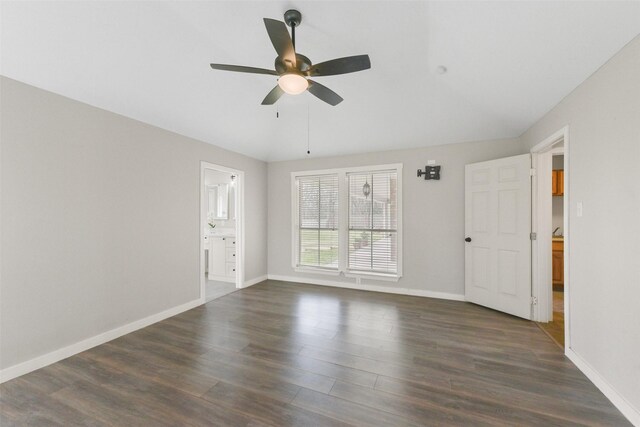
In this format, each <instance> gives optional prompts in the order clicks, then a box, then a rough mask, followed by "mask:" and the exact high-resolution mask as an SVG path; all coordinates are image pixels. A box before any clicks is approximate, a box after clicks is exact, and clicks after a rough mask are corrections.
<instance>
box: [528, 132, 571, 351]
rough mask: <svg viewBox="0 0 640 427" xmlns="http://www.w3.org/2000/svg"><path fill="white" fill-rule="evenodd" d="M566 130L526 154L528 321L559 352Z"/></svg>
mask: <svg viewBox="0 0 640 427" xmlns="http://www.w3.org/2000/svg"><path fill="white" fill-rule="evenodd" d="M568 148H569V147H568V129H567V128H564V129H561V130H560V131H559V132H557V133H556V134H554V135H552V136H551V137H549V138H547V139H546V140H545V141H543V142H541V143H540V144H538V145H536V146H535V147H534V148H533V149H532V150H531V153H532V158H533V162H534V168H535V170H536V179H535V180H534V192H533V194H534V197H533V217H532V229H533V230H534V231H535V232H536V240H534V241H533V251H532V254H533V269H532V273H533V295H534V296H535V297H536V299H537V302H538V304H537V306H536V307H535V308H534V319H535V320H537V321H538V325H539V326H540V328H541V329H542V330H543V331H544V332H545V333H546V334H547V335H549V337H550V338H551V339H552V340H553V341H555V342H556V343H557V344H558V345H559V346H560V347H562V348H563V350H565V349H567V348H569V290H570V288H569V280H568V279H569V274H568V271H569V269H568V267H569V266H568V259H569V258H568V252H569V250H568V249H569V245H568V242H569V215H568V214H569V185H568V181H569V170H568V166H569V161H568V160H569V156H568Z"/></svg>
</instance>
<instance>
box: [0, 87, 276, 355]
mask: <svg viewBox="0 0 640 427" xmlns="http://www.w3.org/2000/svg"><path fill="white" fill-rule="evenodd" d="M0 85H1V86H0V89H1V99H0V101H1V116H0V120H1V123H2V129H1V134H0V136H1V142H2V144H1V166H2V169H1V191H2V207H1V213H2V217H1V227H2V239H1V251H2V261H1V276H0V280H1V284H2V286H1V292H2V298H1V302H0V311H1V315H0V316H1V317H0V337H1V339H2V345H0V348H1V350H0V367H2V368H6V367H9V366H12V365H14V364H17V363H20V362H23V361H26V360H28V359H31V358H34V357H36V356H40V355H42V354H45V353H48V352H50V351H53V350H57V349H59V348H61V347H64V346H67V345H70V344H73V343H75V342H78V341H81V340H83V339H85V338H89V337H92V336H95V335H97V334H100V333H102V332H105V331H107V330H110V329H113V328H115V327H118V326H122V325H124V324H127V323H130V322H132V321H135V320H138V319H141V318H144V317H147V316H149V315H152V314H155V313H158V312H161V311H163V310H166V309H169V308H171V307H174V306H178V305H180V304H183V303H186V302H189V301H192V300H195V299H197V298H198V296H199V291H200V283H199V267H200V257H199V245H200V235H199V234H200V230H199V223H200V219H199V214H200V210H199V206H200V161H201V160H205V161H209V162H212V163H217V164H221V165H225V166H229V167H233V168H237V169H241V170H244V171H245V172H246V193H245V199H246V220H245V221H246V243H247V245H246V279H247V280H250V279H252V278H256V277H258V276H262V275H264V274H266V273H267V263H266V259H267V253H266V249H267V236H266V234H267V233H266V226H267V220H266V213H267V198H266V194H267V185H266V178H267V167H266V164H265V163H264V162H261V161H258V160H254V159H251V158H248V157H245V156H242V155H239V154H235V153H232V152H229V151H225V150H222V149H219V148H217V147H215V146H213V145H210V144H206V143H203V142H199V141H195V140H192V139H189V138H186V137H183V136H180V135H176V134H174V133H171V132H168V131H165V130H161V129H158V128H156V127H153V126H149V125H146V124H143V123H140V122H137V121H134V120H131V119H128V118H125V117H122V116H119V115H116V114H113V113H110V112H107V111H104V110H100V109H97V108H93V107H91V106H88V105H86V104H82V103H80V102H76V101H73V100H70V99H68V98H64V97H61V96H58V95H55V94H52V93H49V92H46V91H43V90H40V89H37V88H34V87H31V86H27V85H25V84H22V83H19V82H16V81H14V80H10V79H7V78H4V77H2V78H1V80H0Z"/></svg>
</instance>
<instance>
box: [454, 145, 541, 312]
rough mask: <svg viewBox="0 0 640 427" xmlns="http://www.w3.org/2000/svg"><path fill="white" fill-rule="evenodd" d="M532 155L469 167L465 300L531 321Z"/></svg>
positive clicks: (466, 198) (467, 180) (466, 172)
mask: <svg viewBox="0 0 640 427" xmlns="http://www.w3.org/2000/svg"><path fill="white" fill-rule="evenodd" d="M530 170H531V155H530V154H523V155H521V156H514V157H507V158H504V159H497V160H490V161H488V162H482V163H474V164H470V165H467V166H466V168H465V233H466V234H465V237H466V238H465V298H466V300H467V301H469V302H473V303H476V304H480V305H484V306H486V307H489V308H493V309H495V310H500V311H504V312H505V313H509V314H513V315H514V316H520V317H524V318H526V319H531V241H530V231H531V177H530V172H529V171H530Z"/></svg>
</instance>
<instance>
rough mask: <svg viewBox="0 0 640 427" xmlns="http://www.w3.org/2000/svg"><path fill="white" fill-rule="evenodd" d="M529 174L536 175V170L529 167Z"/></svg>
mask: <svg viewBox="0 0 640 427" xmlns="http://www.w3.org/2000/svg"><path fill="white" fill-rule="evenodd" d="M529 176H536V170H535V169H533V168H531V169H529Z"/></svg>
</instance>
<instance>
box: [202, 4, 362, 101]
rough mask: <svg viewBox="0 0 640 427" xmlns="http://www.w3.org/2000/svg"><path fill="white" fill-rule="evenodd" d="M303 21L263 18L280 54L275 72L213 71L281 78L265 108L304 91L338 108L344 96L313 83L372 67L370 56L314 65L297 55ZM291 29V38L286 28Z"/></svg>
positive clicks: (290, 14)
mask: <svg viewBox="0 0 640 427" xmlns="http://www.w3.org/2000/svg"><path fill="white" fill-rule="evenodd" d="M301 21H302V14H301V13H300V12H298V11H297V10H288V11H286V12H285V14H284V22H282V21H276V20H275V19H269V18H264V25H265V26H266V27H267V33H268V34H269V38H270V39H271V43H273V47H274V48H275V49H276V52H277V53H278V57H277V58H276V60H275V70H268V69H265V68H254V67H244V66H241V65H226V64H211V68H213V69H214V70H224V71H236V72H240V73H253V74H268V75H273V76H278V84H277V85H276V87H274V88H273V89H272V90H271V92H269V93H268V94H267V96H266V97H265V98H264V100H263V101H262V105H272V104H275V102H276V101H277V100H278V99H280V97H281V96H282V95H283V94H284V93H288V94H290V95H298V94H300V93H302V92H304V91H305V90H308V91H309V92H311V94H313V95H315V96H316V97H318V98H320V99H321V100H323V101H324V102H326V103H327V104H330V105H334V106H335V105H338V104H339V103H341V102H342V97H340V95H338V94H337V93H335V92H334V91H332V90H331V89H329V88H328V87H326V86H323V85H321V84H320V83H318V82H316V81H313V80H311V79H310V78H309V77H315V76H318V77H320V76H335V75H338V74H347V73H354V72H356V71H362V70H367V69H369V68H371V61H370V60H369V55H357V56H347V57H345V58H338V59H332V60H330V61H326V62H321V63H319V64H313V63H312V62H311V60H310V59H309V58H307V57H306V56H304V55H302V54H299V53H297V52H296V27H298V26H299V25H300V22H301ZM285 22H286V24H287V25H288V26H290V27H291V36H289V31H287V27H286V26H285Z"/></svg>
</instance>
